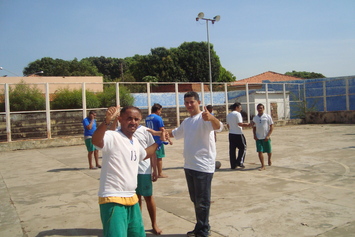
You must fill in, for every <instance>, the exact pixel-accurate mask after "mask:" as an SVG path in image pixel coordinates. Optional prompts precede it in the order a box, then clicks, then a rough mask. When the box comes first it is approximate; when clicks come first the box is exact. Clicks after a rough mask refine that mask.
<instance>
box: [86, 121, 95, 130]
mask: <svg viewBox="0 0 355 237" xmlns="http://www.w3.org/2000/svg"><path fill="white" fill-rule="evenodd" d="M93 124H94V119H91V121H90V123H89V124H88V125H87V126H86V128H87V129H88V130H91V129H92V125H93Z"/></svg>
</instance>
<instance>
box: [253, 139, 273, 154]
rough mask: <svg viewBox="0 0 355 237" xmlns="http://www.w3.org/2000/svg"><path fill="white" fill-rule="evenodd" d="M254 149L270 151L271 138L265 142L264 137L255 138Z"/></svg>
mask: <svg viewBox="0 0 355 237" xmlns="http://www.w3.org/2000/svg"><path fill="white" fill-rule="evenodd" d="M256 151H257V152H262V153H271V151H272V150H271V138H270V139H269V140H268V141H267V142H266V141H265V140H264V139H260V140H256Z"/></svg>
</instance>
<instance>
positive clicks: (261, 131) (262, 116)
mask: <svg viewBox="0 0 355 237" xmlns="http://www.w3.org/2000/svg"><path fill="white" fill-rule="evenodd" d="M256 109H257V111H258V114H257V115H255V116H254V118H253V134H254V140H255V141H256V151H257V152H258V156H259V160H260V163H261V167H260V169H259V170H260V171H261V170H265V164H264V155H263V153H267V155H268V164H269V166H271V165H272V162H271V155H272V149H271V138H270V136H271V133H272V131H273V130H274V122H273V121H272V118H271V116H270V115H268V114H266V113H264V110H265V107H264V105H263V104H258V105H257V107H256Z"/></svg>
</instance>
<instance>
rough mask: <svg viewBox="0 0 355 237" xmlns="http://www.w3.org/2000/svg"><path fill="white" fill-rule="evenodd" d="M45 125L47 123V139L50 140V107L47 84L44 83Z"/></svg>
mask: <svg viewBox="0 0 355 237" xmlns="http://www.w3.org/2000/svg"><path fill="white" fill-rule="evenodd" d="M45 86H46V123H47V138H48V139H51V138H52V129H51V106H50V101H49V83H48V82H47V83H46V85H45Z"/></svg>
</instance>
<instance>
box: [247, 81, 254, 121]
mask: <svg viewBox="0 0 355 237" xmlns="http://www.w3.org/2000/svg"><path fill="white" fill-rule="evenodd" d="M245 94H246V97H247V111H248V112H247V113H248V123H250V101H249V84H248V83H246V84H245ZM254 107H255V105H254Z"/></svg>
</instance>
